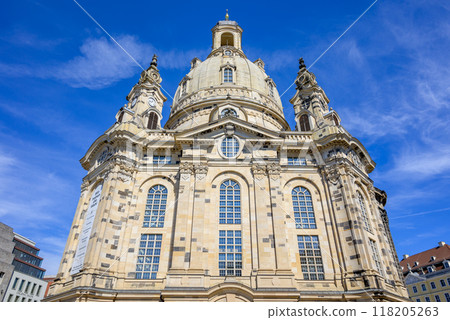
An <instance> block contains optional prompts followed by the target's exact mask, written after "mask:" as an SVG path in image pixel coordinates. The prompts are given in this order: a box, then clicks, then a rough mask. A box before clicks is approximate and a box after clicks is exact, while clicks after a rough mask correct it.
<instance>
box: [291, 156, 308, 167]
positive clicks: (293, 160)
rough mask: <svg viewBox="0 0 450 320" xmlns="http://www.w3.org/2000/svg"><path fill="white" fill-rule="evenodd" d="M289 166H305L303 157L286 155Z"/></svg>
mask: <svg viewBox="0 0 450 320" xmlns="http://www.w3.org/2000/svg"><path fill="white" fill-rule="evenodd" d="M288 165H289V166H306V159H305V158H296V157H288Z"/></svg>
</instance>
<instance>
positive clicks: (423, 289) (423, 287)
mask: <svg viewBox="0 0 450 320" xmlns="http://www.w3.org/2000/svg"><path fill="white" fill-rule="evenodd" d="M422 291H427V287H426V286H425V284H423V283H422Z"/></svg>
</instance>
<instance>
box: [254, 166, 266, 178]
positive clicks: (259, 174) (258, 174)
mask: <svg viewBox="0 0 450 320" xmlns="http://www.w3.org/2000/svg"><path fill="white" fill-rule="evenodd" d="M252 173H253V176H254V177H255V178H256V179H258V180H261V179H262V178H263V177H264V176H265V174H266V167H265V166H264V165H261V164H258V163H255V164H253V165H252Z"/></svg>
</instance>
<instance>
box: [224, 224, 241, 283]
mask: <svg viewBox="0 0 450 320" xmlns="http://www.w3.org/2000/svg"><path fill="white" fill-rule="evenodd" d="M219 275H220V276H222V277H223V276H237V277H240V276H242V235H241V231H239V230H220V231H219Z"/></svg>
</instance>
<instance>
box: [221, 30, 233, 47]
mask: <svg viewBox="0 0 450 320" xmlns="http://www.w3.org/2000/svg"><path fill="white" fill-rule="evenodd" d="M220 45H221V46H234V38H233V35H232V34H231V33H229V32H225V33H224V34H222V37H221V38H220Z"/></svg>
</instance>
